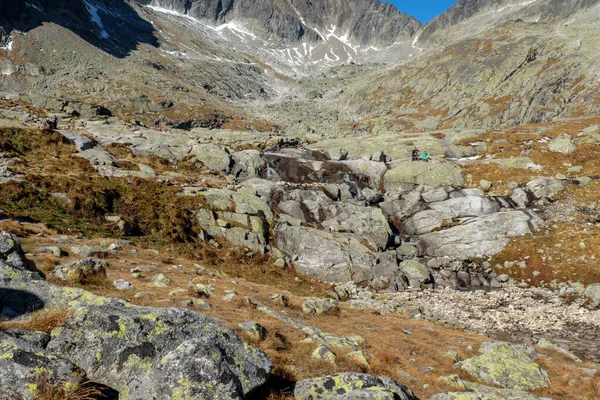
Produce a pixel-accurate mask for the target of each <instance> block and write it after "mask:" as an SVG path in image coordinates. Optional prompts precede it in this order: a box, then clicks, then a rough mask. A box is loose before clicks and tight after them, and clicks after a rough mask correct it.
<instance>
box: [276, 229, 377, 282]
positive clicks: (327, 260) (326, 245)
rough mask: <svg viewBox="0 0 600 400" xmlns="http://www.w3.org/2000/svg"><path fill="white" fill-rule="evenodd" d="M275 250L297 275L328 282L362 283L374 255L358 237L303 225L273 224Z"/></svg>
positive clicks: (366, 278)
mask: <svg viewBox="0 0 600 400" xmlns="http://www.w3.org/2000/svg"><path fill="white" fill-rule="evenodd" d="M274 233H275V241H276V246H277V248H278V249H279V250H281V251H282V252H284V253H285V254H286V255H288V256H289V257H290V258H291V259H292V261H294V263H295V265H296V270H297V271H298V272H299V273H301V274H306V275H310V276H312V277H315V278H317V279H320V280H323V281H330V282H347V281H351V280H353V281H355V282H362V281H366V280H368V279H370V278H371V275H372V270H371V266H372V265H373V264H374V262H375V255H374V254H373V252H372V251H371V250H369V249H368V248H367V247H366V246H364V245H363V244H362V243H360V242H359V241H358V240H356V239H354V238H351V237H344V236H343V235H339V234H333V233H328V232H323V231H320V230H318V229H314V228H309V227H305V226H290V225H287V224H279V225H277V226H276V227H275V230H274Z"/></svg>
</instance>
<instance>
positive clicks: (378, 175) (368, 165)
mask: <svg viewBox="0 0 600 400" xmlns="http://www.w3.org/2000/svg"><path fill="white" fill-rule="evenodd" d="M342 164H344V165H346V166H348V167H349V168H350V170H351V171H352V172H353V173H354V174H356V175H357V176H361V175H366V176H367V177H368V178H369V187H370V188H372V189H375V190H379V187H380V185H381V179H382V178H383V174H385V172H386V171H387V170H388V167H387V165H386V164H385V163H383V162H377V161H367V160H348V161H342Z"/></svg>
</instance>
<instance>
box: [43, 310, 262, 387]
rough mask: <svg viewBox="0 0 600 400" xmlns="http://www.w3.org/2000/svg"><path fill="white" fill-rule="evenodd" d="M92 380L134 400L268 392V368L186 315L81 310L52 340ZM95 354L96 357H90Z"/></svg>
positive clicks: (250, 351) (206, 322) (216, 327)
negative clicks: (261, 389)
mask: <svg viewBox="0 0 600 400" xmlns="http://www.w3.org/2000/svg"><path fill="white" fill-rule="evenodd" d="M48 350H49V351H54V352H57V353H59V354H63V355H64V356H65V357H67V358H68V359H70V360H72V361H73V362H74V363H76V364H77V365H79V366H80V367H81V368H83V370H84V371H86V372H88V374H89V377H90V378H91V379H93V380H96V381H99V382H102V383H104V384H106V385H109V386H110V387H113V388H115V389H116V390H118V391H119V392H120V393H128V394H129V398H131V399H150V398H176V397H177V396H179V394H181V393H184V394H185V395H186V396H188V397H190V398H205V399H223V398H224V397H229V398H244V397H245V396H246V395H247V394H248V393H250V392H251V391H252V390H254V389H256V388H257V387H259V386H261V385H263V384H264V383H265V382H266V380H267V378H268V376H269V372H270V369H271V361H270V360H269V359H268V358H267V356H266V355H265V354H264V353H263V352H262V351H260V350H257V349H254V348H252V347H250V346H248V345H246V344H244V343H243V342H241V341H240V340H239V339H238V338H237V337H236V335H235V333H234V332H233V331H232V330H231V329H229V328H227V327H225V326H223V325H221V324H219V323H217V322H215V321H214V320H213V319H211V318H209V317H207V316H205V315H202V314H200V313H197V312H193V311H190V310H187V309H176V308H168V309H160V308H151V307H136V306H129V307H123V306H95V307H89V308H84V309H80V310H78V311H76V312H75V314H74V315H73V316H72V317H71V318H70V319H69V320H68V321H67V322H66V323H65V324H64V325H63V326H62V327H61V328H60V330H58V331H57V332H55V333H54V334H53V336H52V340H51V341H50V343H49V344H48ZM90 355H93V356H92V357H90Z"/></svg>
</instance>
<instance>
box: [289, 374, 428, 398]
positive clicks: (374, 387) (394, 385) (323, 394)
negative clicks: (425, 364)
mask: <svg viewBox="0 0 600 400" xmlns="http://www.w3.org/2000/svg"><path fill="white" fill-rule="evenodd" d="M294 397H295V398H296V399H298V400H317V399H327V400H329V399H331V400H333V399H336V400H342V399H361V400H376V399H377V400H394V399H396V400H416V399H417V397H415V395H414V394H413V393H412V392H411V391H410V389H408V388H407V387H406V386H404V385H402V384H400V383H398V382H396V381H394V380H392V379H391V378H388V377H383V376H382V377H377V376H372V375H367V374H360V373H351V372H348V373H341V374H335V375H328V376H323V377H319V378H312V379H304V380H302V381H299V382H298V383H296V387H295V388H294Z"/></svg>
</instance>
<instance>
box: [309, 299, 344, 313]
mask: <svg viewBox="0 0 600 400" xmlns="http://www.w3.org/2000/svg"><path fill="white" fill-rule="evenodd" d="M339 310H340V308H339V305H338V302H337V300H334V299H318V298H314V297H311V298H308V299H306V300H305V301H304V302H303V303H302V311H303V312H304V313H305V314H316V315H318V314H324V313H331V312H338V311H339Z"/></svg>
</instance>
